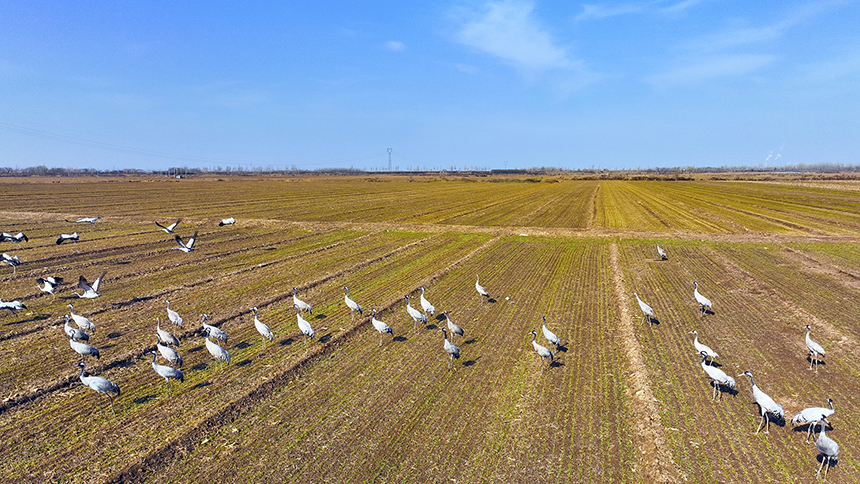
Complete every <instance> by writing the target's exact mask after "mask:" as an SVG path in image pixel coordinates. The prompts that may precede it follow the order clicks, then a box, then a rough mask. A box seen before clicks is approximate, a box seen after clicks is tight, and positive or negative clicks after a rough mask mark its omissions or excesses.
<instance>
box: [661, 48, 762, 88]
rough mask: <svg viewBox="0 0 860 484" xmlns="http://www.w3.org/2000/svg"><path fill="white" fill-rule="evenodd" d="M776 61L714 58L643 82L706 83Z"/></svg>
mask: <svg viewBox="0 0 860 484" xmlns="http://www.w3.org/2000/svg"><path fill="white" fill-rule="evenodd" d="M774 61H776V57H775V56H772V55H757V54H746V55H725V56H714V57H710V58H707V59H703V60H700V61H698V62H694V63H688V64H685V65H683V66H682V67H678V68H676V69H672V70H669V71H668V72H664V73H661V74H655V75H653V76H650V77H647V78H646V79H645V80H646V81H648V82H650V83H652V84H656V85H674V84H686V83H691V82H699V81H706V80H710V79H715V78H719V77H732V76H741V75H745V74H750V73H752V72H755V71H757V70H759V69H761V68H762V67H765V66H767V65H768V64H771V63H773V62H774Z"/></svg>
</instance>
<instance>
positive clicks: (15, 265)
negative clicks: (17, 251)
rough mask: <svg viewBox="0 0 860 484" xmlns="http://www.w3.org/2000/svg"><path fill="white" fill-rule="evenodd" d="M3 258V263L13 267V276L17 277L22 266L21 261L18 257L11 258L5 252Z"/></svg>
mask: <svg viewBox="0 0 860 484" xmlns="http://www.w3.org/2000/svg"><path fill="white" fill-rule="evenodd" d="M0 257H2V260H3V262H5V263H7V264H9V265H10V266H12V275H15V274H16V273H17V272H18V266H19V265H21V259H19V258H18V256H17V255H16V256H11V255H9V254H7V253H5V252H3V255H2V256H0Z"/></svg>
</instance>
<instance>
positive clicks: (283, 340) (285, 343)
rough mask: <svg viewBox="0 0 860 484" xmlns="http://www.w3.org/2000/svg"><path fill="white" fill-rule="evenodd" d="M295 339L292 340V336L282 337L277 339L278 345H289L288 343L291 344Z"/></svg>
mask: <svg viewBox="0 0 860 484" xmlns="http://www.w3.org/2000/svg"><path fill="white" fill-rule="evenodd" d="M295 341H296V340H294V339H293V338H284V339H282V340H280V341H278V344H279V345H281V346H290V345H291V344H293V343H294V342H295Z"/></svg>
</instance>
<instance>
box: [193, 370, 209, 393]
mask: <svg viewBox="0 0 860 484" xmlns="http://www.w3.org/2000/svg"><path fill="white" fill-rule="evenodd" d="M204 366H205V365H204ZM211 384H212V382H209V381H202V382H200V383H198V384H196V385H194V386H193V387H191V389H192V390H199V389H200V388H206V387H208V386H209V385H211Z"/></svg>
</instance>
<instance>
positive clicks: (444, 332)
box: [442, 329, 448, 341]
mask: <svg viewBox="0 0 860 484" xmlns="http://www.w3.org/2000/svg"><path fill="white" fill-rule="evenodd" d="M442 336H443V337H444V338H445V341H448V332H447V331H445V330H444V329H443V330H442Z"/></svg>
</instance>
